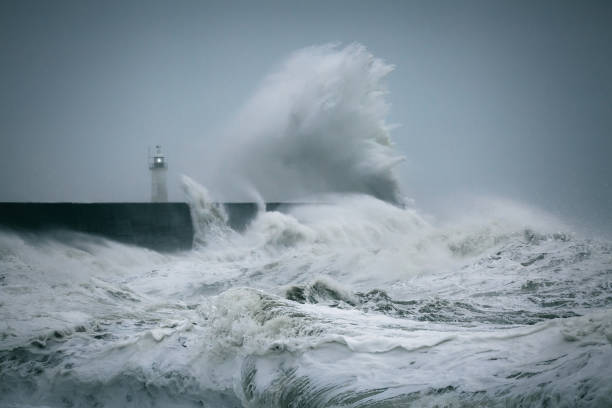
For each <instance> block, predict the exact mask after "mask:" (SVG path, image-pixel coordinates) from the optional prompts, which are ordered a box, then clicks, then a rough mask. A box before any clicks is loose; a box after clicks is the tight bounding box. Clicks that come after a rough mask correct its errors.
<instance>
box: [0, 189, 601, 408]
mask: <svg viewBox="0 0 612 408" xmlns="http://www.w3.org/2000/svg"><path fill="white" fill-rule="evenodd" d="M330 201H333V202H330V203H328V204H324V205H321V204H319V205H310V206H309V205H302V206H295V207H292V208H290V209H287V210H286V212H285V213H281V212H263V213H260V214H259V215H258V216H257V218H256V219H254V220H253V222H252V223H251V224H250V225H249V226H248V228H247V229H246V230H245V231H243V232H241V233H237V232H235V231H232V230H230V229H229V228H227V227H226V226H225V224H224V222H225V218H224V214H223V211H222V209H220V208H217V207H216V206H214V205H211V204H208V205H207V204H206V203H205V202H202V201H200V204H201V205H202V207H201V208H199V209H197V211H195V213H197V214H195V215H196V217H199V218H197V219H198V221H199V222H200V230H199V232H198V234H199V235H200V237H201V239H200V240H199V241H198V242H197V243H196V248H195V249H194V250H193V251H190V252H186V253H179V254H165V255H164V254H160V253H156V252H153V251H150V250H146V249H141V248H137V247H130V246H124V245H121V244H118V243H114V242H111V241H106V240H103V239H99V238H93V237H88V236H84V235H78V234H71V233H66V234H60V235H57V234H56V235H52V236H46V237H40V236H38V237H32V236H28V235H15V234H12V233H7V232H5V233H2V235H0V248H1V252H0V262H1V265H2V270H1V275H0V296H1V298H0V299H1V303H0V315H1V317H2V319H1V323H0V405H2V406H16V407H21V406H36V407H42V406H62V407H63V406H138V407H142V406H160V407H163V406H185V407H190V406H195V407H197V406H208V407H241V406H245V407H404V406H503V407H507V406H568V407H572V406H600V407H606V406H612V380H611V378H612V344H611V343H612V309H611V305H612V245H611V244H610V243H608V242H600V241H593V240H585V239H582V238H580V237H578V236H574V235H571V234H568V233H564V232H562V231H557V230H555V229H554V225H545V223H544V222H543V221H542V220H541V217H533V218H532V220H529V216H530V214H529V213H527V210H522V209H520V208H516V207H512V206H510V205H509V204H502V203H498V204H496V205H495V206H494V207H496V208H494V209H492V210H491V211H490V212H489V213H487V214H484V213H482V212H481V213H479V215H478V216H477V217H472V218H465V219H462V220H461V221H457V222H450V223H448V224H445V225H432V224H431V223H428V222H427V221H426V220H424V219H423V218H422V217H420V216H419V214H418V213H417V212H416V211H415V210H413V209H401V208H398V207H395V206H393V205H390V204H387V203H385V202H382V201H379V200H377V199H374V198H371V197H367V196H350V197H338V198H337V199H335V200H333V199H332V200H330ZM499 213H502V214H504V216H500V215H499ZM508 214H513V216H514V217H510V216H508ZM518 220H528V222H523V223H521V222H520V221H518ZM536 220H537V222H536ZM529 221H533V223H532V224H531V223H530V222H529ZM204 238H205V241H204Z"/></svg>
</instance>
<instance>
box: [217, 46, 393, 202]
mask: <svg viewBox="0 0 612 408" xmlns="http://www.w3.org/2000/svg"><path fill="white" fill-rule="evenodd" d="M392 70H393V66H392V65H388V64H386V63H385V62H384V61H382V60H381V59H379V58H375V57H374V56H373V55H372V54H370V53H369V52H368V51H367V49H366V48H365V47H364V46H363V45H360V44H351V45H348V46H346V47H344V48H340V47H339V46H338V45H335V44H328V45H323V46H313V47H308V48H305V49H302V50H299V51H297V52H295V53H293V54H292V55H291V56H290V57H289V58H288V59H287V60H286V61H285V62H284V63H283V64H282V65H281V67H280V69H279V70H278V71H277V72H275V73H273V74H271V75H269V76H268V77H267V78H266V79H265V81H264V82H263V84H262V85H261V86H260V88H259V90H258V91H257V92H255V94H254V95H253V97H252V98H251V99H250V100H249V101H248V103H247V104H246V106H245V107H244V109H243V110H242V112H241V113H240V114H239V115H238V118H237V120H236V123H235V124H234V126H233V127H232V128H230V129H229V132H228V135H229V136H228V138H227V140H226V141H227V142H228V146H229V147H228V151H229V152H228V154H227V155H224V157H223V160H224V162H223V163H221V164H220V166H219V168H220V171H218V174H225V175H228V177H231V179H229V180H228V179H225V180H223V181H224V183H223V184H224V186H223V187H220V188H224V189H225V191H227V189H228V188H230V189H231V188H233V187H232V186H235V185H236V180H248V181H249V183H250V184H251V185H253V186H254V187H255V188H256V189H257V190H258V191H259V192H261V194H262V196H264V197H265V198H266V199H267V200H282V201H284V200H292V199H293V200H295V199H299V198H300V197H303V196H305V195H311V194H315V193H327V192H358V193H365V194H370V195H373V196H375V197H377V198H379V199H382V200H385V201H388V202H392V203H395V204H399V203H401V198H400V194H399V188H398V183H397V180H396V178H395V176H394V174H393V170H392V169H393V167H394V166H395V165H396V164H398V162H400V161H402V160H403V158H402V157H400V156H398V155H397V154H396V153H395V152H394V151H393V148H392V143H391V140H390V136H389V131H390V126H389V125H387V124H386V123H385V118H386V116H387V113H388V110H389V104H388V103H387V102H386V100H385V95H386V93H387V90H386V87H385V84H384V79H385V77H386V76H387V75H388V74H389V73H390V72H391V71H392ZM228 158H229V159H230V160H228ZM218 170H219V169H218Z"/></svg>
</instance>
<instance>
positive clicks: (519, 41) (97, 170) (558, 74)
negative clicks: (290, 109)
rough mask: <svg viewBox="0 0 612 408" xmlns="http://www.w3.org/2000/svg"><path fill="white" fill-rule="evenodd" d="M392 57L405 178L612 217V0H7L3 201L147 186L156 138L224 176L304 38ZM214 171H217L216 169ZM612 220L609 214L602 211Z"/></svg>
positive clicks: (175, 159) (421, 192) (452, 194)
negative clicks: (221, 166)
mask: <svg viewBox="0 0 612 408" xmlns="http://www.w3.org/2000/svg"><path fill="white" fill-rule="evenodd" d="M354 41H357V42H360V43H362V44H363V45H365V46H366V47H367V48H368V49H369V50H370V52H372V53H373V54H374V55H375V56H377V57H380V58H383V59H384V60H385V61H387V62H389V63H391V64H394V65H395V66H396V69H395V71H394V72H393V73H391V74H390V76H389V80H388V86H389V90H390V95H389V101H390V103H391V105H392V107H391V113H390V118H389V122H392V123H399V124H401V125H402V126H401V127H400V128H398V129H396V130H394V131H393V133H392V137H393V139H394V141H395V142H396V145H397V149H398V150H399V151H400V152H401V153H402V154H403V155H405V156H406V158H407V160H406V162H405V163H404V164H402V165H401V166H400V167H399V168H398V175H399V178H400V180H401V183H402V185H403V187H404V192H405V195H407V196H410V197H413V198H415V199H416V201H417V203H420V205H421V206H423V207H427V206H429V205H431V206H432V208H433V207H435V206H440V203H448V202H449V201H450V200H454V199H456V197H457V196H458V195H463V194H464V193H469V194H474V193H476V194H483V195H491V194H494V195H500V196H504V197H509V198H513V199H517V200H522V201H526V202H528V203H531V204H534V205H537V206H540V207H542V208H545V209H547V210H549V211H550V212H552V213H553V214H558V215H560V216H562V217H569V218H572V219H576V220H578V221H579V222H585V223H587V224H589V225H597V226H598V227H597V228H600V229H601V228H603V229H606V228H612V215H611V214H612V210H611V209H612V182H611V180H610V178H611V176H612V160H611V158H612V66H611V64H612V46H611V44H612V2H595V1H590V2H589V1H574V2H561V1H550V2H547V1H506V2H501V1H478V2H474V1H320V2H317V1H295V2H293V1H283V2H261V1H245V2H232V1H222V2H212V1H160V2H155V1H142V2H136V1H117V2H114V1H81V0H79V1H42V0H41V1H23V0H18V1H10V0H3V1H2V2H0V55H1V58H2V64H0V166H1V168H0V170H1V171H0V186H1V189H0V201H147V200H148V199H149V195H150V184H149V183H150V180H149V174H148V170H147V161H146V160H147V146H150V145H155V144H157V143H160V144H162V146H163V147H164V149H165V151H166V153H167V154H168V157H169V163H170V170H169V174H168V175H169V187H170V198H171V199H173V200H182V199H183V197H182V195H181V193H180V189H179V187H178V175H179V174H187V175H189V176H191V177H193V178H194V179H196V180H198V181H200V182H202V183H205V184H209V185H210V184H211V183H213V184H214V179H215V175H214V174H211V170H210V169H209V168H207V166H206V162H207V161H209V160H210V159H211V158H212V157H215V153H217V151H216V148H217V146H218V145H219V138H220V135H221V134H222V130H223V129H225V128H226V127H227V126H228V123H229V122H230V121H231V120H232V118H233V117H235V114H236V112H237V111H238V110H239V109H240V108H241V106H242V105H243V104H244V102H245V100H246V99H247V98H248V97H249V95H251V94H252V92H253V91H254V89H256V87H257V85H258V84H259V83H260V81H261V80H262V79H263V78H264V77H265V75H266V74H267V73H268V72H270V70H272V69H274V68H275V67H276V66H277V64H279V62H280V61H282V60H283V59H284V58H285V57H286V56H287V55H288V54H289V53H291V52H293V51H295V50H297V49H300V48H303V47H306V46H310V45H316V44H325V43H329V42H340V43H343V44H347V43H351V42H354ZM213 187H214V186H213ZM602 226H603V227H602Z"/></svg>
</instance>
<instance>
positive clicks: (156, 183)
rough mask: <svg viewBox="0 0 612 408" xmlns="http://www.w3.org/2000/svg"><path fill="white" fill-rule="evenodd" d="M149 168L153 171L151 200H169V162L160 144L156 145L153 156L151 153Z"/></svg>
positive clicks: (159, 201)
mask: <svg viewBox="0 0 612 408" xmlns="http://www.w3.org/2000/svg"><path fill="white" fill-rule="evenodd" d="M149 170H150V171H151V202H153V203H165V202H167V201H168V189H167V188H166V172H167V171H168V162H167V161H166V157H165V156H164V154H163V153H162V150H161V146H160V145H157V146H155V152H154V153H153V156H151V155H149Z"/></svg>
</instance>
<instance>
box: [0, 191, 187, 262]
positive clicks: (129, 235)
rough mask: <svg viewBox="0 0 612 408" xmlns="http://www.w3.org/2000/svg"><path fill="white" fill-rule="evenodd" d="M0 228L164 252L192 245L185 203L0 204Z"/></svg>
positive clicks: (184, 248) (179, 249)
mask: <svg viewBox="0 0 612 408" xmlns="http://www.w3.org/2000/svg"><path fill="white" fill-rule="evenodd" d="M0 226H2V227H4V228H8V229H12V230H15V231H18V232H21V231H23V232H29V233H31V232H35V233H44V232H49V231H54V230H70V231H78V232H84V233H87V234H93V235H100V236H103V237H106V238H110V239H112V240H116V241H119V242H123V243H127V244H132V245H138V246H142V247H146V248H150V249H154V250H156V251H164V252H168V251H181V250H189V249H191V248H192V244H193V225H192V222H191V214H190V210H189V206H188V205H187V204H186V203H0Z"/></svg>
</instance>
